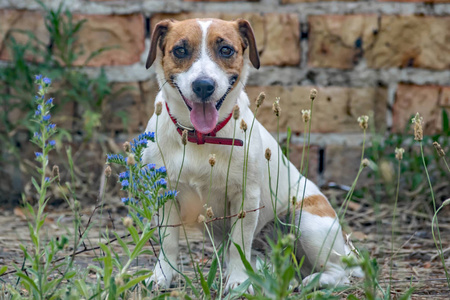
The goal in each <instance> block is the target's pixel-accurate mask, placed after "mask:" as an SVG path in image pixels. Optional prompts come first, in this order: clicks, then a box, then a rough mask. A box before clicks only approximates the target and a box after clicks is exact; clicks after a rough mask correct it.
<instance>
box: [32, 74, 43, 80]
mask: <svg viewBox="0 0 450 300" xmlns="http://www.w3.org/2000/svg"><path fill="white" fill-rule="evenodd" d="M34 78H35V79H36V80H41V79H42V75H35V76H34Z"/></svg>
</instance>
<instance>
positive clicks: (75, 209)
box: [73, 200, 81, 212]
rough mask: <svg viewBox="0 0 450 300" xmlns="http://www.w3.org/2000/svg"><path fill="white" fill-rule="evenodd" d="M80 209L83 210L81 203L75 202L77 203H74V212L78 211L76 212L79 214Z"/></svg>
mask: <svg viewBox="0 0 450 300" xmlns="http://www.w3.org/2000/svg"><path fill="white" fill-rule="evenodd" d="M80 209H81V204H80V201H78V200H75V201H74V202H73V210H74V211H76V212H79V211H80Z"/></svg>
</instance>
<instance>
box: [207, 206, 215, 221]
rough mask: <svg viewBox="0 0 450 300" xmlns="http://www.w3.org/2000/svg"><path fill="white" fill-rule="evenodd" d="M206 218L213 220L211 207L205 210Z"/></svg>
mask: <svg viewBox="0 0 450 300" xmlns="http://www.w3.org/2000/svg"><path fill="white" fill-rule="evenodd" d="M206 216H207V217H208V218H209V219H212V218H214V212H213V210H212V207H211V206H210V207H208V209H207V210H206Z"/></svg>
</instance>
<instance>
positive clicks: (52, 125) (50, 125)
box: [46, 124, 56, 131]
mask: <svg viewBox="0 0 450 300" xmlns="http://www.w3.org/2000/svg"><path fill="white" fill-rule="evenodd" d="M55 127H56V125H55V124H48V125H47V127H46V128H47V131H50V130H53V129H55Z"/></svg>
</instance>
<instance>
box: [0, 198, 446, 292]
mask: <svg viewBox="0 0 450 300" xmlns="http://www.w3.org/2000/svg"><path fill="white" fill-rule="evenodd" d="M327 194H328V196H329V197H330V199H332V202H333V199H340V198H341V196H342V193H341V192H336V191H327ZM116 198H117V197H116ZM110 199H115V198H110ZM119 202H120V201H119V200H118V199H117V200H107V201H106V204H105V206H104V209H103V212H102V213H101V211H100V209H97V210H96V211H95V214H94V215H93V216H92V218H91V222H92V223H94V224H95V226H93V227H92V229H91V230H90V232H89V239H88V240H86V247H87V248H90V247H91V246H90V245H89V241H91V242H92V243H93V244H95V242H96V241H97V240H98V239H99V236H100V235H103V234H105V232H106V231H105V228H106V227H107V228H108V229H109V231H111V230H116V231H117V232H118V233H119V234H125V233H126V232H125V229H124V227H123V225H122V222H121V221H120V220H121V217H123V216H125V215H126V213H127V212H126V209H125V208H124V207H123V206H122V204H119ZM337 203H339V201H337ZM95 206H96V205H95V204H94V205H83V208H82V214H83V216H82V223H83V225H84V226H86V224H87V223H88V222H89V218H90V216H91V215H92V212H93V210H94V208H95ZM421 211H424V209H423V203H421V202H418V201H415V202H412V203H406V202H402V203H400V204H399V207H398V210H397V222H396V223H397V226H396V230H395V231H396V234H395V243H394V255H395V257H394V268H393V287H394V288H393V291H392V293H393V295H392V296H394V298H395V296H398V295H401V294H402V292H404V291H405V290H406V289H408V288H409V287H410V286H412V287H414V288H415V290H414V293H413V296H412V298H413V299H450V290H449V289H448V287H447V283H446V279H445V274H444V271H443V267H442V264H441V261H440V260H439V257H438V256H437V251H436V248H435V245H434V242H433V239H432V235H431V217H430V215H429V214H428V213H423V212H421ZM392 215H393V205H392V203H385V204H380V205H379V206H378V207H377V206H373V205H369V204H368V203H356V202H351V203H350V205H349V209H348V211H347V214H346V217H345V220H346V221H345V222H346V224H345V225H344V228H345V231H346V232H352V234H351V239H352V240H353V242H354V244H355V246H356V247H357V248H366V249H367V250H369V252H370V255H371V257H373V258H376V259H377V261H378V265H379V267H380V269H381V274H380V278H379V281H380V286H381V287H382V288H386V286H387V283H388V281H389V265H390V258H391V256H392V255H391V254H392V253H391V250H390V249H391V224H392ZM72 222H73V215H72V213H71V211H70V210H68V209H67V208H66V207H65V205H58V206H49V209H48V217H47V219H46V222H45V226H44V232H45V234H46V235H47V236H49V235H50V234H51V236H53V237H56V236H60V235H61V234H63V233H64V232H65V229H64V228H70V227H71V226H72ZM58 224H60V225H58ZM439 224H440V228H441V236H442V239H443V249H444V252H445V257H446V263H447V266H448V265H450V239H449V238H448V237H449V232H450V210H449V209H448V208H446V209H444V210H443V211H442V214H440V215H439ZM100 225H101V226H100ZM0 226H1V228H2V230H1V233H0V266H3V265H7V266H9V267H8V270H12V269H13V268H12V267H11V265H12V264H13V263H14V264H16V265H19V266H20V265H22V263H23V256H22V252H21V250H20V248H19V245H20V244H21V243H23V244H25V245H29V244H30V238H29V235H28V226H27V223H26V213H25V210H24V209H21V208H19V207H16V208H14V209H10V208H0ZM100 229H101V232H100ZM187 231H188V234H189V236H190V238H189V242H190V245H191V250H192V254H193V257H194V259H196V260H197V261H201V260H202V233H201V232H198V231H196V230H193V229H190V228H187ZM110 236H111V237H113V235H112V234H110ZM181 236H183V235H181ZM112 244H113V245H114V248H115V249H116V251H118V252H119V253H120V251H121V249H120V246H119V245H118V244H117V243H112ZM181 244H182V251H181V255H180V261H179V269H180V270H181V271H182V272H184V273H187V274H193V272H192V264H191V260H190V258H189V256H188V251H187V246H186V241H185V240H183V241H182V242H181ZM94 246H95V245H94ZM149 247H150V246H149ZM154 248H155V250H156V251H158V250H159V248H158V246H157V245H154ZM81 249H82V248H81ZM81 249H80V250H81ZM72 251H73V249H71V248H70V247H69V248H68V249H67V253H66V254H69V253H72ZM204 252H205V257H210V256H211V254H212V247H211V245H209V244H206V245H205V251H204ZM99 254H100V253H99V252H98V250H96V251H87V252H84V253H81V254H79V255H77V256H76V259H75V261H76V262H77V264H78V266H79V267H80V268H84V267H86V266H87V265H88V264H89V263H93V262H92V258H94V257H96V256H97V255H99ZM155 260H156V258H155V257H154V256H147V257H141V258H139V260H138V261H137V264H136V265H135V266H133V268H142V267H147V268H149V266H151V265H153V264H154V262H155ZM203 261H207V259H206V258H205V259H203ZM7 276H11V275H7ZM7 276H4V277H3V278H2V279H6V278H5V277H7ZM92 276H94V275H92ZM177 280H178V282H175V285H176V286H177V285H180V284H182V283H181V282H179V278H178V279H177ZM356 283H358V281H356ZM349 293H354V294H356V295H357V296H359V297H362V298H364V297H363V294H362V290H361V289H359V288H357V289H354V288H353V289H351V290H346V291H343V292H342V293H341V294H340V295H341V296H342V298H345V297H346V295H348V294H349Z"/></svg>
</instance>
